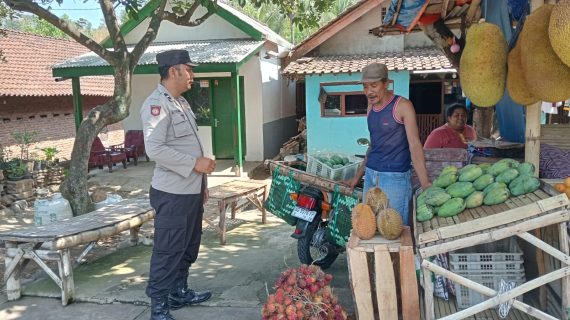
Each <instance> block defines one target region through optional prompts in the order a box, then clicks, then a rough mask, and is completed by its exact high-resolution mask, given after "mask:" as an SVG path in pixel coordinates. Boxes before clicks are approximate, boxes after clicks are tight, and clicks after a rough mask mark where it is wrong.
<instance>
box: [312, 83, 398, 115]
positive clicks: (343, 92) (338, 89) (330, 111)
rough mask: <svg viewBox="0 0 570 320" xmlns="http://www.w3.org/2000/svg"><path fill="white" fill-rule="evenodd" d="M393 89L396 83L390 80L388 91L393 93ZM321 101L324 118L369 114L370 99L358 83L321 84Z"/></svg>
mask: <svg viewBox="0 0 570 320" xmlns="http://www.w3.org/2000/svg"><path fill="white" fill-rule="evenodd" d="M393 87H394V81H392V80H389V85H388V90H389V91H391V92H393V91H394V89H393ZM319 101H320V103H321V116H322V117H350V116H365V115H366V114H367V112H368V99H366V95H364V92H363V91H362V85H361V84H359V83H358V82H356V81H352V82H330V83H321V92H320V94H319Z"/></svg>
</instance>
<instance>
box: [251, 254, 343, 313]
mask: <svg viewBox="0 0 570 320" xmlns="http://www.w3.org/2000/svg"><path fill="white" fill-rule="evenodd" d="M331 280H332V275H330V274H327V273H324V272H323V271H322V270H321V268H319V267H318V266H315V265H310V266H308V265H301V266H300V267H299V268H297V269H295V268H291V269H288V270H286V271H283V272H282V273H281V275H280V276H279V278H278V279H277V281H276V282H275V286H274V289H275V293H274V294H270V295H269V297H267V302H266V303H265V304H264V305H263V309H262V311H261V315H262V319H264V320H274V319H275V320H276V319H280V320H281V319H283V320H302V319H309V320H317V319H319V320H321V319H327V320H328V319H332V320H346V319H347V313H346V311H345V310H344V308H343V307H342V306H341V305H340V304H339V303H338V298H337V297H336V296H335V295H334V294H333V292H332V289H331V287H330V286H329V283H330V282H331Z"/></svg>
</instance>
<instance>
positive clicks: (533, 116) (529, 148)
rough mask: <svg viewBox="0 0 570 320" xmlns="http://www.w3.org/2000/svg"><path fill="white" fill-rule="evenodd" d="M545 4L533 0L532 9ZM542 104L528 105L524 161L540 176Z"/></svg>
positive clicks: (539, 0) (542, 0)
mask: <svg viewBox="0 0 570 320" xmlns="http://www.w3.org/2000/svg"><path fill="white" fill-rule="evenodd" d="M543 4H544V0H531V3H530V10H531V11H534V10H536V9H538V7H540V6H542V5H543ZM540 105H541V102H540V101H539V102H537V103H535V104H531V105H528V106H526V108H525V109H526V130H525V131H526V132H525V137H526V140H525V145H524V161H526V162H530V163H532V164H534V166H535V168H536V170H535V171H534V175H535V176H536V177H538V170H539V165H540V111H541V109H540Z"/></svg>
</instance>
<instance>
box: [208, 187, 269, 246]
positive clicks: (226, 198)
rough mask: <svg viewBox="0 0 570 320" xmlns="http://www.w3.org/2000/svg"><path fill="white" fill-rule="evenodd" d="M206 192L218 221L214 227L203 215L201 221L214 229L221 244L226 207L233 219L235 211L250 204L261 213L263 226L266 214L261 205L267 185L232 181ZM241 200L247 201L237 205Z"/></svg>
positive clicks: (223, 241) (223, 240) (265, 195)
mask: <svg viewBox="0 0 570 320" xmlns="http://www.w3.org/2000/svg"><path fill="white" fill-rule="evenodd" d="M208 190H209V192H210V198H209V200H208V202H213V203H217V213H218V214H219V218H220V221H219V223H218V224H217V225H216V224H215V223H214V222H213V221H212V219H210V218H209V217H207V215H204V218H203V220H204V221H205V222H206V223H208V224H209V225H211V226H212V227H214V228H215V229H216V231H217V232H218V233H219V234H220V243H221V244H226V210H227V208H228V206H230V207H231V217H232V219H235V216H236V212H237V210H238V209H240V208H242V207H244V206H245V205H247V204H248V203H251V204H253V205H254V206H255V207H256V208H257V209H259V211H261V223H263V224H265V222H266V213H265V208H264V207H263V203H264V202H265V198H266V197H267V185H266V184H265V182H259V181H252V180H234V181H230V182H226V183H223V184H221V185H218V186H215V187H212V188H209V189H208ZM242 199H245V200H247V201H246V202H245V203H242V204H239V203H238V202H239V201H240V200H242Z"/></svg>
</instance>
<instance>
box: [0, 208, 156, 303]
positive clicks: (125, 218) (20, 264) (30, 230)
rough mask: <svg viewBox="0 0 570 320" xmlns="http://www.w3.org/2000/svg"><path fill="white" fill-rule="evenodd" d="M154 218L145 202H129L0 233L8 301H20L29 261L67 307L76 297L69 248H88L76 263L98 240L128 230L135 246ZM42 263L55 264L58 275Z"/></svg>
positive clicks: (152, 212) (152, 211)
mask: <svg viewBox="0 0 570 320" xmlns="http://www.w3.org/2000/svg"><path fill="white" fill-rule="evenodd" d="M154 215H155V212H154V210H153V209H152V208H151V207H150V204H149V201H148V199H129V200H125V201H121V202H119V203H116V204H111V205H108V206H105V207H103V208H101V209H98V210H96V211H93V212H90V213H87V214H84V215H81V216H76V217H72V218H69V219H65V220H61V221H58V222H57V223H55V224H52V225H47V226H30V227H24V228H21V229H15V230H9V231H3V232H0V241H4V242H5V244H6V249H5V250H4V252H3V253H4V256H5V264H6V270H5V272H4V280H5V281H6V289H7V290H6V291H7V295H8V300H16V299H19V298H20V296H21V285H20V275H21V272H22V270H23V269H24V268H25V266H26V265H27V263H28V262H29V260H34V261H35V262H36V263H37V264H38V265H39V266H40V267H41V268H42V269H43V270H44V271H45V272H46V273H47V274H48V275H49V277H50V278H52V279H53V280H54V281H55V283H56V284H57V285H58V286H59V287H60V288H61V303H62V305H64V306H65V305H67V304H68V303H69V302H71V301H73V299H74V294H75V288H74V281H73V267H74V265H73V264H72V259H71V255H70V248H72V247H75V246H78V245H82V244H88V245H87V246H86V247H85V248H84V250H83V252H82V253H81V254H80V255H79V258H78V259H77V261H80V260H81V259H82V258H83V257H84V256H85V255H86V254H87V252H88V251H89V250H90V249H91V248H92V247H93V245H94V244H95V243H96V241H97V240H99V239H102V238H106V237H110V236H113V235H116V234H119V233H121V232H123V231H126V230H130V235H131V236H130V242H131V244H135V245H136V244H137V243H138V231H139V229H140V227H141V225H142V224H143V223H145V222H146V221H149V220H151V219H153V218H154ZM45 261H57V265H58V270H59V275H56V274H55V273H54V272H53V271H52V269H51V268H50V267H49V266H48V265H47V264H46V263H45Z"/></svg>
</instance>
